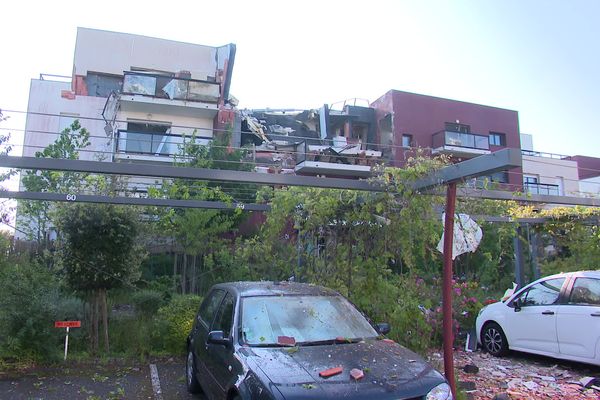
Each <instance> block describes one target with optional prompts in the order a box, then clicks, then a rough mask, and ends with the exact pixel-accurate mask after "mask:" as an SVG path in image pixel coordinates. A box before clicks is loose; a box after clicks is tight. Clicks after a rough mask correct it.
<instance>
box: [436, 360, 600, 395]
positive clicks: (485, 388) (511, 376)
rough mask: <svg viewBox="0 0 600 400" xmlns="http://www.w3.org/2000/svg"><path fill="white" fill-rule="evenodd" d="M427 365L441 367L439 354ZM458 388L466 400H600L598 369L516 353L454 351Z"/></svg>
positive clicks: (599, 369) (599, 375)
mask: <svg viewBox="0 0 600 400" xmlns="http://www.w3.org/2000/svg"><path fill="white" fill-rule="evenodd" d="M429 360H430V362H431V363H432V364H433V365H435V366H437V367H439V368H440V370H441V367H442V366H443V357H442V355H441V354H440V353H432V354H430V356H429ZM454 365H455V368H456V371H457V379H458V381H459V388H461V390H463V391H464V392H465V393H467V396H468V397H467V398H469V399H473V400H480V399H481V400H483V399H498V400H500V399H510V400H517V399H518V400H525V399H527V400H530V399H531V400H536V399H544V400H548V399H556V400H558V399H561V400H562V399H573V400H575V399H578V400H579V399H600V379H598V378H596V377H600V368H597V367H593V366H588V365H585V364H578V363H572V362H566V361H565V362H563V361H560V360H556V359H553V358H545V357H537V356H532V355H526V354H521V353H515V354H512V355H510V356H509V357H505V358H496V357H492V356H490V355H489V354H487V353H482V352H475V353H471V352H464V351H456V352H455V353H454Z"/></svg>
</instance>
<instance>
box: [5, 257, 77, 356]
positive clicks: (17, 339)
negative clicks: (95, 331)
mask: <svg viewBox="0 0 600 400" xmlns="http://www.w3.org/2000/svg"><path fill="white" fill-rule="evenodd" d="M0 293H2V295H1V296H0V339H2V340H0V357H10V358H16V359H18V360H40V361H49V360H55V359H57V358H58V357H60V353H61V339H62V338H64V336H63V335H64V331H63V330H60V329H56V328H54V321H57V320H64V319H80V318H81V316H82V313H83V306H82V303H81V302H80V301H79V300H78V299H75V298H72V297H69V296H66V295H64V294H61V290H60V285H59V281H58V279H57V278H56V276H55V275H54V274H52V273H51V272H50V271H48V270H47V269H45V268H44V267H42V266H40V265H38V264H35V263H33V264H28V263H23V264H20V263H13V262H9V263H4V265H2V267H1V269H0Z"/></svg>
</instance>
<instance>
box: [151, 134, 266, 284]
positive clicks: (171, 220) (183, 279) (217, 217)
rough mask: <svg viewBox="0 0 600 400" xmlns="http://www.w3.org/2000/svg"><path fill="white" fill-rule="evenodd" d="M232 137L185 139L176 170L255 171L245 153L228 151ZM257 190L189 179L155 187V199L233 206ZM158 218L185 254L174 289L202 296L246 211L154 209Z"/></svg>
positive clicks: (178, 261)
mask: <svg viewBox="0 0 600 400" xmlns="http://www.w3.org/2000/svg"><path fill="white" fill-rule="evenodd" d="M229 136H230V133H228V132H227V133H224V134H221V135H216V136H215V139H214V140H213V141H212V142H211V143H210V144H209V145H203V144H200V143H198V142H197V141H196V138H195V135H192V136H191V137H190V138H187V139H185V140H184V142H183V144H181V145H180V146H179V152H178V154H177V155H176V156H175V160H174V161H175V165H177V166H185V167H195V168H218V169H235V170H247V169H249V168H251V166H248V165H246V164H244V163H242V162H241V159H242V157H243V153H242V152H240V151H239V150H238V151H229V150H228V142H229ZM255 190H256V185H251V184H227V183H218V182H217V183H215V182H203V181H198V180H189V179H174V180H163V182H162V185H161V186H160V187H156V188H151V189H150V190H149V194H150V196H152V197H166V198H171V199H195V200H207V201H221V202H226V203H233V202H234V201H239V199H240V198H245V199H247V198H249V197H252V198H253V197H254V196H255ZM153 213H154V214H156V215H158V216H159V220H158V223H157V227H158V230H159V231H160V232H161V233H162V234H163V235H164V234H165V233H167V234H169V235H172V237H173V238H174V239H175V240H176V242H177V244H178V245H179V246H180V247H181V249H182V250H183V252H182V254H175V255H174V260H173V286H174V287H176V286H177V282H176V276H177V275H178V274H177V272H178V271H177V270H179V272H180V273H179V278H180V282H179V286H180V288H181V292H182V293H190V292H191V293H199V292H202V289H208V285H202V287H200V285H201V284H202V283H203V282H204V281H205V280H204V279H203V280H200V279H199V278H200V276H201V274H210V273H211V271H206V269H207V266H208V265H209V264H210V265H212V264H214V261H213V260H209V258H214V255H215V253H217V252H219V251H220V250H221V249H222V248H223V247H224V246H227V243H226V242H227V240H226V239H224V238H223V235H224V234H226V233H229V232H231V231H232V230H234V229H235V226H236V225H237V224H238V223H239V222H240V220H241V218H242V214H241V210H236V211H234V212H231V211H220V210H212V209H155V210H154V211H153Z"/></svg>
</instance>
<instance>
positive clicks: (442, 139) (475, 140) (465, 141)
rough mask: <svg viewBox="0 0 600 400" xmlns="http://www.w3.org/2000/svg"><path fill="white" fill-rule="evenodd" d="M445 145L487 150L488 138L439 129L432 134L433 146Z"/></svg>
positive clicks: (488, 145)
mask: <svg viewBox="0 0 600 400" xmlns="http://www.w3.org/2000/svg"><path fill="white" fill-rule="evenodd" d="M445 146H455V147H464V148H467V149H477V150H489V149H490V142H489V138H488V137H487V136H485V135H474V134H472V133H461V132H451V131H440V132H436V133H434V134H433V148H434V149H437V148H440V147H445Z"/></svg>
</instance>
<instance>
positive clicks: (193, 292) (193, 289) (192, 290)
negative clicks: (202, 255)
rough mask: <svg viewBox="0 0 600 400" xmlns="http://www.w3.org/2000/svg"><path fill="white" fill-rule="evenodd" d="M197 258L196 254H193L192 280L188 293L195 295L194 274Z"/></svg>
mask: <svg viewBox="0 0 600 400" xmlns="http://www.w3.org/2000/svg"><path fill="white" fill-rule="evenodd" d="M197 258H198V255H197V254H194V255H193V256H192V278H191V281H190V293H192V294H196V279H197V274H196V259H197Z"/></svg>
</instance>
